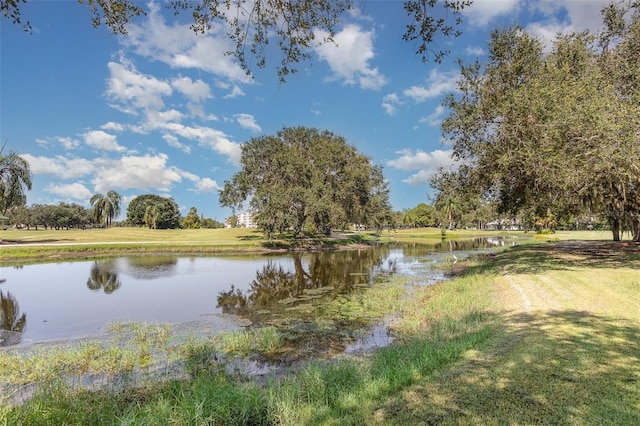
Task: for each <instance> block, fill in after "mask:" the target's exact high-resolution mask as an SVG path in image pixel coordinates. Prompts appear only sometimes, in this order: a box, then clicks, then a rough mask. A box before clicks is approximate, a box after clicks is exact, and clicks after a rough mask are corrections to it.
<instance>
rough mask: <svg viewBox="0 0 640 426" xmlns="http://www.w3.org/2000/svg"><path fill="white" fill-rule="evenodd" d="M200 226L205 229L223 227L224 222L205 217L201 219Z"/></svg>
mask: <svg viewBox="0 0 640 426" xmlns="http://www.w3.org/2000/svg"><path fill="white" fill-rule="evenodd" d="M202 227H203V228H207V229H218V228H224V223H222V222H219V221H217V220H215V219H211V218H210V217H205V218H203V219H202Z"/></svg>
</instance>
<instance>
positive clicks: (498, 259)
mask: <svg viewBox="0 0 640 426" xmlns="http://www.w3.org/2000/svg"><path fill="white" fill-rule="evenodd" d="M489 257H490V258H491V259H490V260H491V261H490V262H482V264H481V265H478V266H472V267H469V268H465V269H463V270H461V271H458V272H457V275H469V274H477V273H482V272H495V273H510V274H536V273H541V272H547V271H554V270H555V271H559V270H569V269H574V268H581V267H588V268H620V267H627V268H628V267H630V266H633V265H637V266H638V267H640V244H637V243H620V242H601V241H597V242H596V241H565V242H557V243H548V244H526V245H521V246H514V247H511V248H509V252H508V253H506V254H503V253H497V254H492V255H489Z"/></svg>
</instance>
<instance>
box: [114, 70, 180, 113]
mask: <svg viewBox="0 0 640 426" xmlns="http://www.w3.org/2000/svg"><path fill="white" fill-rule="evenodd" d="M107 66H108V68H109V75H110V76H109V78H108V79H107V92H106V95H107V98H108V99H109V100H110V101H112V102H117V103H119V104H114V105H112V106H113V107H114V108H117V109H118V110H120V111H122V112H124V113H127V114H132V115H137V114H138V110H139V109H142V110H147V109H154V110H160V109H162V108H163V107H164V101H163V100H162V97H163V96H169V95H171V93H172V91H173V90H172V88H171V85H170V84H169V83H167V82H166V81H163V80H159V79H157V78H155V77H153V76H150V75H144V74H142V73H140V72H138V71H137V70H136V68H135V67H134V66H133V65H132V64H129V63H127V64H122V63H117V62H109V63H108V64H107Z"/></svg>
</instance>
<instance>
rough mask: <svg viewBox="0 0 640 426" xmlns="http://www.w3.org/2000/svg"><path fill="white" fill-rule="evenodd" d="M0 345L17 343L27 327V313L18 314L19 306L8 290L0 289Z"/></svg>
mask: <svg viewBox="0 0 640 426" xmlns="http://www.w3.org/2000/svg"><path fill="white" fill-rule="evenodd" d="M0 309H1V312H0V346H11V345H17V344H18V343H20V341H21V340H22V333H23V332H24V330H25V328H26V327H27V314H24V313H23V314H22V315H21V314H20V306H19V305H18V301H17V300H16V298H15V297H13V295H12V294H11V293H9V292H7V294H6V296H5V294H4V293H3V292H2V290H0Z"/></svg>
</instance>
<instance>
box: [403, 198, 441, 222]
mask: <svg viewBox="0 0 640 426" xmlns="http://www.w3.org/2000/svg"><path fill="white" fill-rule="evenodd" d="M436 222H437V220H436V211H435V208H434V207H433V206H431V205H429V204H425V203H420V204H418V205H417V206H415V207H414V208H412V209H407V210H406V211H405V212H404V213H403V214H402V219H401V223H402V225H404V226H408V227H411V228H415V227H427V226H435V225H436Z"/></svg>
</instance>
